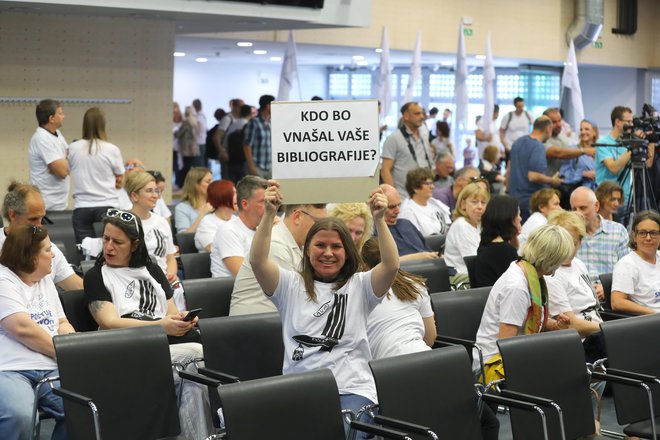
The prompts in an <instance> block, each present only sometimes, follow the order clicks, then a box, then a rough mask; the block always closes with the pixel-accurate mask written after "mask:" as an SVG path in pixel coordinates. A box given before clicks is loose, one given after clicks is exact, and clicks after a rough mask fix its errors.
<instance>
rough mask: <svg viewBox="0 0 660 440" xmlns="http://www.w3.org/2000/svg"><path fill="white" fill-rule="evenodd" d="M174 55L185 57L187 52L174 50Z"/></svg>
mask: <svg viewBox="0 0 660 440" xmlns="http://www.w3.org/2000/svg"><path fill="white" fill-rule="evenodd" d="M172 55H174V56H175V57H185V56H186V53H185V52H174V53H173V54H172Z"/></svg>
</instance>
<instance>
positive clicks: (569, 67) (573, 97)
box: [561, 40, 584, 130]
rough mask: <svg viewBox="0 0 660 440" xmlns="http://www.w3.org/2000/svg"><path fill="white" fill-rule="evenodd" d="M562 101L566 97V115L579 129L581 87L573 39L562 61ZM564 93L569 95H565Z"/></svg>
mask: <svg viewBox="0 0 660 440" xmlns="http://www.w3.org/2000/svg"><path fill="white" fill-rule="evenodd" d="M561 87H562V102H565V101H564V100H565V99H566V100H567V102H568V105H569V107H568V108H567V110H568V111H567V113H568V114H567V116H569V118H567V119H569V121H568V122H569V123H570V124H571V126H572V127H573V128H574V129H576V130H577V129H579V127H580V122H581V121H582V120H583V119H584V107H583V105H582V89H581V88H580V78H579V76H578V64H577V57H576V56H575V45H574V44H573V40H571V42H570V43H569V45H568V56H567V57H566V62H565V63H564V72H563V73H562V75H561ZM566 93H568V94H569V96H566Z"/></svg>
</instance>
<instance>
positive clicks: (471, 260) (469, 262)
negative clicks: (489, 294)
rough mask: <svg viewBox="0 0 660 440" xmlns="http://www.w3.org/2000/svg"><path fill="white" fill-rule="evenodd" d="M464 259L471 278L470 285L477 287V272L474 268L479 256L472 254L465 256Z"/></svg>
mask: <svg viewBox="0 0 660 440" xmlns="http://www.w3.org/2000/svg"><path fill="white" fill-rule="evenodd" d="M463 261H465V267H467V271H468V278H469V279H470V287H472V288H475V287H477V274H476V273H475V270H474V269H475V267H476V262H477V256H476V255H470V256H467V257H463Z"/></svg>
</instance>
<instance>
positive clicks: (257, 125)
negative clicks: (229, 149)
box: [243, 95, 275, 223]
mask: <svg viewBox="0 0 660 440" xmlns="http://www.w3.org/2000/svg"><path fill="white" fill-rule="evenodd" d="M273 101H275V97H274V96H272V95H263V96H261V97H260V98H259V113H258V114H257V116H256V117H254V118H252V119H250V122H248V123H247V125H246V126H245V144H244V145H243V151H244V153H245V160H246V162H247V166H248V174H252V175H255V176H259V177H262V178H264V179H270V178H271V175H272V171H271V162H270V161H271V157H270V156H271V143H270V103H271V102H273ZM257 223H258V222H257Z"/></svg>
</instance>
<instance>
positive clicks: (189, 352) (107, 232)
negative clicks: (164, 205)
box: [84, 209, 212, 439]
mask: <svg viewBox="0 0 660 440" xmlns="http://www.w3.org/2000/svg"><path fill="white" fill-rule="evenodd" d="M84 283H85V299H86V301H87V303H88V307H89V311H90V312H91V314H92V316H93V317H94V319H95V320H96V322H97V323H98V324H99V327H100V328H101V329H113V328H125V327H140V326H146V325H159V326H161V327H162V328H163V330H164V331H165V333H167V335H168V336H169V339H170V343H171V345H170V356H171V359H172V362H173V363H175V364H178V365H190V367H189V368H192V367H193V366H192V364H191V362H192V361H193V360H195V359H199V358H202V357H203V352H202V345H201V344H200V343H199V333H198V332H197V329H196V328H195V322H196V321H197V318H195V319H194V320H192V321H184V320H183V318H185V316H186V315H187V314H188V312H180V311H179V309H178V308H177V306H176V305H175V304H174V301H173V300H172V288H171V287H170V283H169V282H168V280H167V278H166V277H165V273H164V272H163V270H162V269H161V268H160V267H158V265H156V264H155V263H153V262H152V261H151V259H150V258H149V253H148V251H147V247H146V245H145V236H144V228H143V226H142V221H141V220H140V218H139V217H138V216H137V215H135V214H133V213H132V212H129V211H121V210H118V209H110V210H108V213H107V216H106V218H105V219H104V220H103V253H102V254H101V255H99V258H98V259H97V260H96V264H95V266H94V267H93V268H92V269H90V270H89V271H88V272H87V273H86V274H85V279H84ZM179 342H180V343H179ZM175 380H177V381H178V380H179V379H178V375H176V376H175ZM179 416H180V419H181V430H182V433H183V434H184V435H186V436H187V437H188V438H194V439H198V438H204V437H206V436H208V435H209V433H210V431H211V426H212V422H211V420H210V416H209V414H208V394H207V393H206V390H205V389H204V388H202V387H200V386H198V385H196V384H193V383H191V382H189V381H186V382H184V386H183V390H182V395H181V406H180V408H179Z"/></svg>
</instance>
